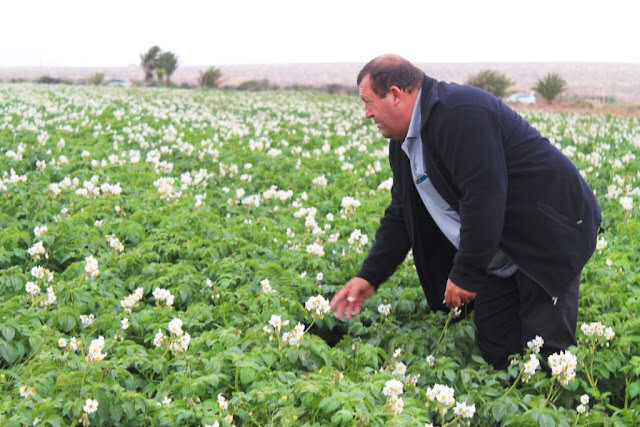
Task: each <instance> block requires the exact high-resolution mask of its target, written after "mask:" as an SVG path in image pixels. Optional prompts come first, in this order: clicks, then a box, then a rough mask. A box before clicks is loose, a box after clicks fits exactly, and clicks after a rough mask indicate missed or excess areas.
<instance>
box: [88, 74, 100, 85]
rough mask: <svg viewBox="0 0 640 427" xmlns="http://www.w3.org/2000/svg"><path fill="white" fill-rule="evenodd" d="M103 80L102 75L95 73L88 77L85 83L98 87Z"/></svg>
mask: <svg viewBox="0 0 640 427" xmlns="http://www.w3.org/2000/svg"><path fill="white" fill-rule="evenodd" d="M103 80H104V73H100V72H96V73H93V74H91V75H90V76H89V78H88V79H87V83H89V84H90V85H95V86H100V85H101V84H102V81H103Z"/></svg>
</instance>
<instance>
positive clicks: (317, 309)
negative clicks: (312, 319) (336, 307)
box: [304, 295, 331, 316]
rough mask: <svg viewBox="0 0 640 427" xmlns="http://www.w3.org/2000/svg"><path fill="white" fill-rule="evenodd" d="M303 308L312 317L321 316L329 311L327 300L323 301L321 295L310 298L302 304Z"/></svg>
mask: <svg viewBox="0 0 640 427" xmlns="http://www.w3.org/2000/svg"><path fill="white" fill-rule="evenodd" d="M304 308H306V309H307V311H309V312H311V314H312V315H313V316H323V315H324V314H327V313H329V312H330V311H331V306H330V305H329V300H327V299H325V298H324V297H323V296H322V295H317V296H315V297H310V298H309V299H308V300H307V302H306V303H304Z"/></svg>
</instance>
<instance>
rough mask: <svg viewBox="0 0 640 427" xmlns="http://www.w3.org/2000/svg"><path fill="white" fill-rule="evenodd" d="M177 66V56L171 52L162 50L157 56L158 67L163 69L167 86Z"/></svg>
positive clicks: (169, 84)
mask: <svg viewBox="0 0 640 427" xmlns="http://www.w3.org/2000/svg"><path fill="white" fill-rule="evenodd" d="M177 68H178V56H177V55H176V54H175V53H173V52H162V53H161V54H160V56H158V69H162V70H164V74H165V76H166V79H167V80H166V81H167V86H171V75H172V74H173V72H174V71H176V69H177Z"/></svg>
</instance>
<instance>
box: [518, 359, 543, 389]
mask: <svg viewBox="0 0 640 427" xmlns="http://www.w3.org/2000/svg"><path fill="white" fill-rule="evenodd" d="M538 367H540V361H539V360H538V357H537V356H536V355H535V354H530V355H529V361H528V362H526V363H525V364H524V370H523V375H522V381H524V382H525V383H526V382H527V381H529V380H530V379H531V377H532V376H533V374H535V373H536V370H537V369H538Z"/></svg>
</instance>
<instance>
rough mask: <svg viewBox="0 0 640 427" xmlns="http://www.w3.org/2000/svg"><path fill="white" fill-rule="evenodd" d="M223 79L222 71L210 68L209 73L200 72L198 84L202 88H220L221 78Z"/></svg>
mask: <svg viewBox="0 0 640 427" xmlns="http://www.w3.org/2000/svg"><path fill="white" fill-rule="evenodd" d="M221 77H222V71H220V69H218V68H216V67H209V68H208V69H207V71H205V72H200V76H199V77H198V83H199V84H200V86H201V87H207V88H214V87H218V83H219V82H220V78H221Z"/></svg>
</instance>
